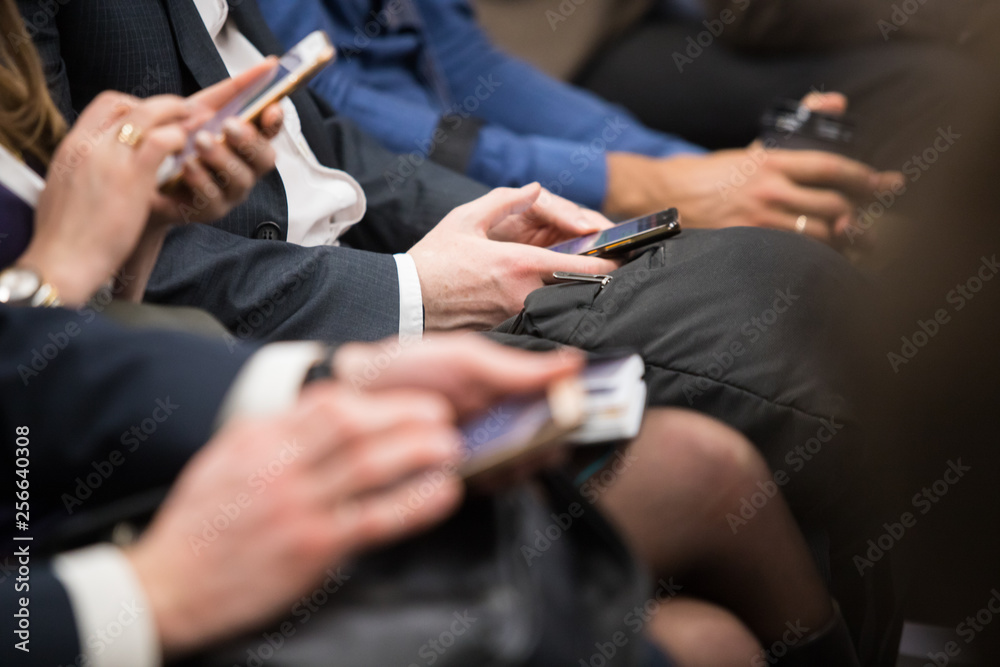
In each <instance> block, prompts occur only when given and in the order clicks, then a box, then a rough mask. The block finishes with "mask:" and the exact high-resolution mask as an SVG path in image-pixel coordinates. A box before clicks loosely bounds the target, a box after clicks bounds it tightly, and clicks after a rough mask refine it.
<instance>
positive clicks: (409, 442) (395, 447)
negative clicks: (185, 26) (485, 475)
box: [317, 422, 463, 504]
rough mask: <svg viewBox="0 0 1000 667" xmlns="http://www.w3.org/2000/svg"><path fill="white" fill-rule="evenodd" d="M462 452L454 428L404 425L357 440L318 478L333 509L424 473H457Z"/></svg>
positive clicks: (327, 465) (438, 476) (335, 457)
mask: <svg viewBox="0 0 1000 667" xmlns="http://www.w3.org/2000/svg"><path fill="white" fill-rule="evenodd" d="M462 447H463V443H462V439H461V437H460V436H459V433H458V430H457V429H455V428H454V427H453V426H446V425H444V424H427V423H422V422H403V423H401V424H399V425H397V426H395V427H393V428H391V429H389V430H387V431H382V432H380V433H376V434H374V435H367V436H365V437H362V438H358V439H356V440H354V441H352V442H351V443H350V445H348V446H347V447H344V448H341V449H340V450H339V451H338V452H337V453H336V454H335V455H334V456H331V457H330V458H329V459H327V460H326V461H325V462H324V463H323V474H322V475H319V476H318V477H317V481H318V486H317V491H319V492H320V493H322V494H323V497H324V500H325V501H326V502H329V503H331V504H333V503H337V502H341V501H343V500H345V499H347V498H352V497H355V496H364V495H368V494H372V493H377V492H379V491H383V490H385V489H386V488H387V487H390V486H395V485H398V484H402V483H403V482H405V481H406V480H408V479H410V478H412V477H415V476H417V475H419V474H420V473H422V472H427V471H431V470H433V471H435V472H439V473H441V474H442V475H444V474H454V472H455V471H456V470H457V468H458V461H459V459H460V458H461V454H462ZM431 477H436V478H438V479H440V475H434V474H432V475H431Z"/></svg>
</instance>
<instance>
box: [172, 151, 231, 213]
mask: <svg viewBox="0 0 1000 667" xmlns="http://www.w3.org/2000/svg"><path fill="white" fill-rule="evenodd" d="M181 180H182V181H183V182H184V184H185V185H187V187H188V188H190V190H191V192H192V193H193V194H194V197H193V201H192V202H191V204H190V206H191V208H193V209H195V210H196V211H197V212H198V213H199V214H200V215H199V216H195V217H196V219H205V218H216V217H219V215H221V214H222V212H223V211H224V210H225V203H224V201H223V193H222V188H220V187H219V184H218V183H216V181H215V178H214V177H213V176H212V175H211V174H210V173H209V172H208V170H207V169H206V168H205V167H204V166H202V164H201V162H199V161H198V160H188V161H187V162H185V163H184V167H183V171H182V172H181Z"/></svg>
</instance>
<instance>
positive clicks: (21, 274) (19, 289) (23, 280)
mask: <svg viewBox="0 0 1000 667" xmlns="http://www.w3.org/2000/svg"><path fill="white" fill-rule="evenodd" d="M41 286H42V281H41V279H40V278H39V277H38V274H37V273H35V272H34V271H31V270H28V269H7V270H6V271H4V272H3V273H0V303H20V302H23V301H27V300H29V299H30V298H31V297H33V296H34V295H35V293H36V292H38V289H39V288H40V287H41Z"/></svg>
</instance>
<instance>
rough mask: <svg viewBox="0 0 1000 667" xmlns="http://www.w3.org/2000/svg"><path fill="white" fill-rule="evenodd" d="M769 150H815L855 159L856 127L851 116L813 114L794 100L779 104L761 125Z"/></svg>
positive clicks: (766, 112)
mask: <svg viewBox="0 0 1000 667" xmlns="http://www.w3.org/2000/svg"><path fill="white" fill-rule="evenodd" d="M760 126H761V127H760V138H761V140H762V141H763V142H765V143H764V145H765V146H770V147H773V148H782V149H785V150H815V151H826V152H829V153H837V154H839V155H844V156H846V157H851V155H852V149H853V148H854V135H855V133H856V130H855V127H856V123H855V121H854V119H853V117H851V116H847V115H845V116H833V115H831V114H827V113H823V112H820V111H812V110H811V109H809V108H808V107H805V106H803V105H802V104H800V103H799V102H796V101H794V100H780V101H778V102H775V103H774V104H773V105H772V106H771V107H770V108H768V109H767V111H765V112H764V115H763V117H762V118H761V121H760Z"/></svg>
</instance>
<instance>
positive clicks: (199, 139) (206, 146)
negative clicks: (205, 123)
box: [194, 130, 215, 151]
mask: <svg viewBox="0 0 1000 667" xmlns="http://www.w3.org/2000/svg"><path fill="white" fill-rule="evenodd" d="M194 143H195V145H196V146H198V148H200V149H202V150H206V151H207V150H211V149H212V147H213V145H214V144H215V139H213V138H212V135H211V134H209V133H208V131H206V130H201V131H200V132H198V134H196V135H194Z"/></svg>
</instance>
